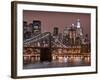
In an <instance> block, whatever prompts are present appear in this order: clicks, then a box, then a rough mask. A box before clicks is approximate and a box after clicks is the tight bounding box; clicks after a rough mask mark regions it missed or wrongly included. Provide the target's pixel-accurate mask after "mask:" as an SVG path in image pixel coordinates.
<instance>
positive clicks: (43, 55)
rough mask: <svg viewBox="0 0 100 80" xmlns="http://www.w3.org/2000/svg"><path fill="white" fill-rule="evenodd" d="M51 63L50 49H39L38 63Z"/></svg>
mask: <svg viewBox="0 0 100 80" xmlns="http://www.w3.org/2000/svg"><path fill="white" fill-rule="evenodd" d="M45 61H47V62H51V61H52V55H51V49H50V48H41V50H40V62H45Z"/></svg>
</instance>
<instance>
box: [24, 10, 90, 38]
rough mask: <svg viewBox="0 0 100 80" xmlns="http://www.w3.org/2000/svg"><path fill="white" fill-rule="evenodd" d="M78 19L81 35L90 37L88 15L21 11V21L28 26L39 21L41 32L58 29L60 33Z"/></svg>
mask: <svg viewBox="0 0 100 80" xmlns="http://www.w3.org/2000/svg"><path fill="white" fill-rule="evenodd" d="M77 19H80V22H81V27H82V28H83V33H84V35H85V34H88V35H89V36H90V26H91V25H90V24H91V22H90V20H91V15H90V14H83V13H67V12H47V11H26V10H24V11H23V20H24V21H27V22H28V24H29V23H32V21H33V20H40V21H41V30H42V32H44V31H50V32H53V28H54V27H58V28H59V32H62V31H63V29H64V27H70V26H71V24H72V23H74V24H76V20H77Z"/></svg>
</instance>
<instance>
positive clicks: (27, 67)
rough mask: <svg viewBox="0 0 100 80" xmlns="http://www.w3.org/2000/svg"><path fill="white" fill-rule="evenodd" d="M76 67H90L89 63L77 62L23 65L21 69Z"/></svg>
mask: <svg viewBox="0 0 100 80" xmlns="http://www.w3.org/2000/svg"><path fill="white" fill-rule="evenodd" d="M77 66H90V63H88V62H84V61H79V62H66V63H62V62H37V63H30V64H24V65H23V69H39V68H57V67H77Z"/></svg>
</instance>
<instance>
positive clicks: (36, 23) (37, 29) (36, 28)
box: [33, 20, 41, 35]
mask: <svg viewBox="0 0 100 80" xmlns="http://www.w3.org/2000/svg"><path fill="white" fill-rule="evenodd" d="M40 33H41V21H39V20H33V34H34V35H38V34H40Z"/></svg>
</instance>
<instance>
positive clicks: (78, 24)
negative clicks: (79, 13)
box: [77, 19, 81, 28]
mask: <svg viewBox="0 0 100 80" xmlns="http://www.w3.org/2000/svg"><path fill="white" fill-rule="evenodd" d="M80 27H81V24H80V19H77V28H80Z"/></svg>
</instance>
